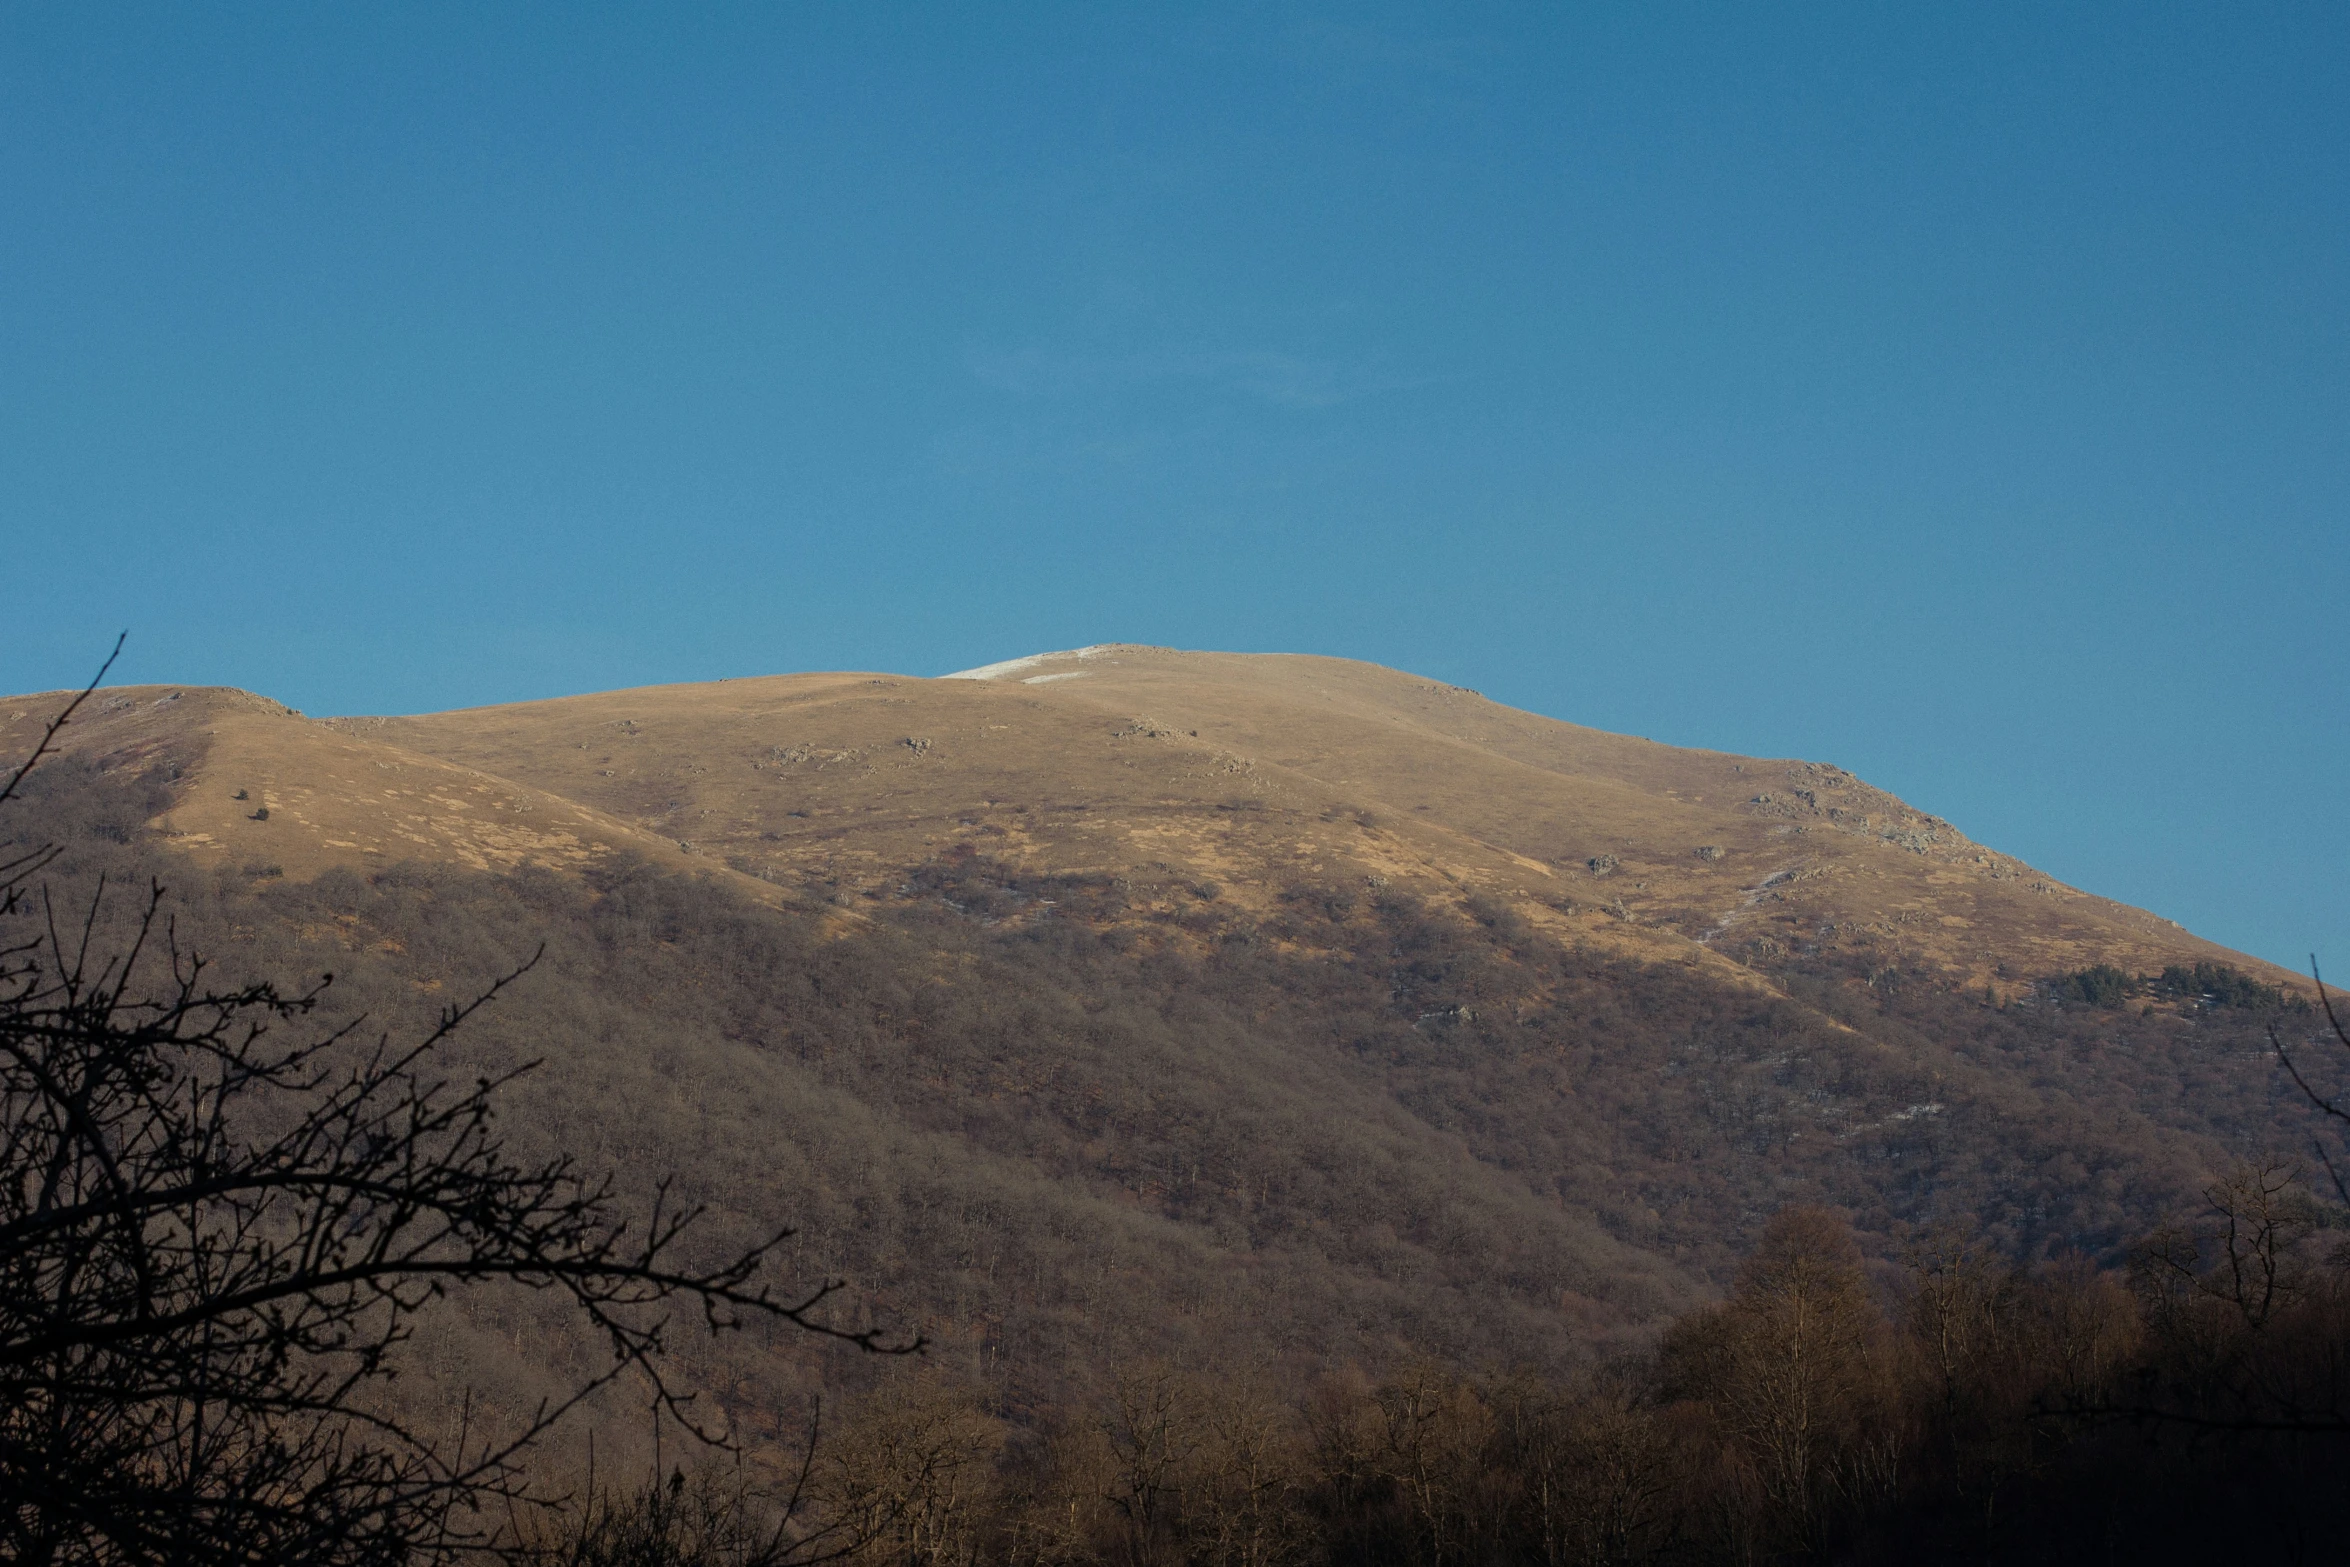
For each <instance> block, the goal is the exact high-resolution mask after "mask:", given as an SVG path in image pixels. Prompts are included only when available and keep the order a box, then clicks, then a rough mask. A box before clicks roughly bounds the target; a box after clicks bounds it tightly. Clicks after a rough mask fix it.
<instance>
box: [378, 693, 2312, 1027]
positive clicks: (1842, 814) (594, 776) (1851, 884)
mask: <svg viewBox="0 0 2350 1567" xmlns="http://www.w3.org/2000/svg"><path fill="white" fill-rule="evenodd" d="M974 674H975V675H976V676H977V678H950V679H946V680H917V679H909V678H903V677H895V676H875V675H839V674H832V675H799V676H782V677H775V678H769V679H750V680H732V681H724V682H719V683H715V684H708V685H696V686H668V687H658V688H648V689H644V690H636V691H622V692H611V693H605V694H602V695H597V696H587V697H575V698H567V699H563V700H559V701H551V702H535V703H528V704H520V705H516V706H511V707H499V708H486V709H477V710H472V711H466V712H458V713H445V714H436V715H431V716H427V717H420V718H407V719H390V720H383V721H381V722H380V727H377V728H374V729H371V730H370V731H369V733H370V734H371V735H373V736H376V737H379V738H381V739H384V740H388V741H390V742H392V743H394V744H396V745H398V746H400V747H402V748H404V749H406V750H409V751H412V752H417V753H422V754H425V755H430V756H434V757H439V758H442V759H445V760H447V761H450V762H454V763H458V764H461V765H463V766H465V767H468V768H472V769H477V770H479V771H480V772H482V773H484V774H490V775H495V776H498V777H502V778H507V779H511V780H514V781H516V782H519V783H524V784H528V785H530V786H533V787H535V788H537V789H539V790H542V791H545V792H546V793H548V794H550V795H559V796H562V797H564V798H566V799H569V800H575V801H578V802H581V803H583V804H585V805H587V806H590V807H592V808H593V809H594V810H595V811H597V812H600V813H603V814H604V815H607V816H609V817H611V818H614V819H618V820H622V821H626V822H630V823H632V824H635V825H637V826H640V827H642V828H644V829H646V830H648V831H650V832H654V833H657V834H659V835H660V836H662V837H663V838H664V839H666V840H668V841H671V842H682V843H685V844H688V845H691V848H692V851H693V852H694V853H696V854H698V855H701V856H704V857H706V858H708V859H711V860H715V861H718V862H721V863H730V864H732V865H734V866H736V867H738V868H739V869H741V870H743V871H745V872H747V873H750V874H755V875H759V876H763V877H766V878H768V879H770V880H771V881H774V882H776V883H778V884H781V885H784V886H799V887H806V888H808V889H810V890H812V891H814V892H817V893H819V894H822V895H825V896H830V897H833V898H835V899H845V900H848V901H850V902H851V903H852V904H853V903H854V901H855V900H856V899H857V898H858V897H859V896H860V895H862V894H866V893H872V892H879V891H884V890H887V889H891V888H894V887H895V886H896V885H897V883H898V881H899V880H900V879H901V878H902V876H903V874H904V872H905V871H906V869H907V868H908V867H909V866H913V865H916V864H919V863H922V862H923V861H925V860H926V859H930V858H934V857H936V856H939V855H941V854H946V853H953V852H957V846H958V845H964V846H968V848H969V849H970V850H971V851H975V852H978V853H983V854H985V855H987V856H989V857H991V858H994V859H998V860H1003V861H1007V862H1010V863H1012V864H1014V865H1018V866H1021V867H1025V868H1028V869H1032V870H1036V871H1046V872H1060V873H1097V874H1108V875H1112V876H1115V877H1117V878H1119V879H1120V880H1121V881H1122V882H1123V883H1125V885H1126V888H1127V890H1128V895H1129V896H1130V898H1132V899H1133V900H1134V901H1135V902H1136V904H1137V906H1138V907H1142V906H1145V905H1148V904H1150V903H1151V902H1152V900H1154V899H1159V898H1163V897H1170V896H1180V895H1181V894H1180V892H1179V891H1177V890H1176V889H1177V888H1178V886H1179V885H1180V884H1186V883H1197V882H1201V881H1208V882H1213V883H1214V884H1216V886H1217V887H1218V888H1219V890H1220V892H1221V893H1222V894H1223V896H1225V897H1227V898H1237V899H1240V900H1243V901H1247V902H1255V903H1266V902H1270V901H1271V900H1274V899H1276V898H1278V897H1279V896H1280V894H1281V893H1282V892H1283V891H1284V890H1285V889H1286V888H1289V887H1291V886H1294V885H1296V884H1299V883H1317V884H1327V883H1330V882H1332V881H1343V880H1347V879H1352V880H1355V881H1358V882H1362V881H1371V880H1373V879H1386V880H1389V881H1396V882H1402V883H1405V884H1408V885H1410V886H1411V887H1413V888H1414V890H1419V891H1427V890H1431V889H1441V890H1449V891H1450V892H1452V893H1453V894H1455V895H1463V896H1465V895H1470V894H1478V895H1483V896H1486V897H1490V898H1501V899H1506V900H1508V901H1509V902H1510V903H1512V904H1513V905H1515V906H1518V907H1519V908H1520V909H1521V911H1522V912H1524V913H1526V914H1528V915H1529V916H1530V917H1532V918H1534V919H1535V920H1536V921H1537V922H1538V923H1541V924H1544V925H1547V926H1549V927H1551V928H1554V929H1564V928H1566V927H1568V926H1571V927H1573V928H1574V929H1576V930H1577V931H1578V932H1580V933H1581V934H1583V935H1584V936H1585V937H1586V938H1587V939H1599V940H1603V941H1606V942H1608V943H1610V944H1620V945H1624V946H1626V947H1630V948H1636V949H1647V950H1651V951H1658V952H1662V951H1668V950H1669V951H1677V952H1679V953H1681V954H1682V955H1684V956H1687V957H1690V958H1692V959H1694V960H1696V961H1700V962H1703V963H1706V964H1707V965H1708V966H1713V965H1714V963H1715V961H1716V959H1717V958H1719V959H1721V960H1725V962H1730V961H1735V962H1740V963H1743V962H1748V961H1753V960H1755V959H1758V958H1766V959H1767V958H1770V957H1775V956H1777V955H1779V954H1781V953H1783V952H1785V951H1788V950H1797V951H1806V952H1809V951H1820V950H1851V951H1856V952H1881V953H1882V954H1884V956H1885V957H1886V958H1887V960H1888V961H1891V960H1894V959H1896V958H1898V959H1900V960H1903V961H1908V962H1919V961H1922V962H1925V963H1927V964H1929V965H1931V966H1933V967H1935V968H1937V969H1939V970H1941V971H1943V972H1945V973H1946V974H1947V975H1948V976H1949V977H1950V978H1952V979H1953V980H1957V981H1960V982H1964V983H1967V984H1970V985H1982V984H1991V985H2003V984H2006V983H2010V982H2014V983H2020V982H2022V981H2025V980H2027V979H2029V978H2032V977H2036V976H2039V975H2043V974H2048V973H2056V972H2064V971H2068V970H2071V969H2076V968H2080V967H2083V966H2086V965H2088V964H2091V963H2098V962H2105V963H2113V964H2115V965H2117V966H2120V967H2124V968H2129V969H2132V970H2136V971H2149V970H2152V969H2158V968H2160V967H2162V966H2163V965H2165V964H2168V963H2191V962H2194V961H2198V960H2212V959H2219V960H2225V961H2229V962H2233V963H2236V964H2237V965H2239V966H2245V967H2253V968H2257V969H2261V970H2263V971H2267V972H2268V973H2269V976H2270V977H2271V978H2282V977H2283V976H2281V975H2280V974H2278V973H2277V972H2275V971H2270V970H2268V969H2267V965H2264V964H2258V963H2256V962H2255V961H2254V960H2250V959H2246V958H2244V957H2242V956H2241V955H2238V954H2234V953H2229V952H2226V951H2225V950H2224V949H2221V948H2218V947H2216V946H2214V945H2213V944H2211V943H2208V942H2204V941H2201V940H2199V939H2197V938H2195V937H2192V936H2190V935H2188V934H2187V933H2186V932H2184V931H2182V930H2179V929H2178V928H2177V927H2175V926H2173V925H2170V924H2169V923H2168V922H2166V921H2163V920H2160V919H2158V918H2156V917H2154V916H2152V915H2150V914H2147V913H2145V912H2143V911H2141V910H2137V909H2132V908H2129V907H2127V906H2125V905H2122V904H2118V903H2114V902H2112V901H2110V900H2108V899H2103V898H2098V897H2094V896H2091V895H2089V894H2086V893H2083V892H2080V891H2077V890H2075V889H2073V888H2070V887H2066V886H2064V885H2062V884H2060V883H2058V882H2056V881H2055V880H2053V879H2052V878H2050V877H2047V876H2044V875H2042V874H2040V873H2039V872H2037V871H2035V870H2033V869H2032V868H2031V867H2029V866H2027V865H2024V864H2023V863H2021V862H2019V861H2017V860H2014V859H2012V858H2009V857H2008V856H2005V855H2002V854H1999V853H1997V852H1995V851H1993V850H1990V849H1987V848H1984V847H1983V846H1981V845H1978V844H1976V843H1973V842H1972V841H1970V840H1968V839H1967V838H1966V837H1965V836H1964V835H1963V834H1961V833H1960V832H1959V831H1958V830H1957V829H1956V828H1954V827H1952V826H1951V825H1950V824H1949V823H1947V822H1943V821H1939V820H1937V819H1934V818H1932V817H1928V816H1925V815H1923V814H1921V813H1919V812H1916V811H1913V810H1911V809H1910V808H1908V807H1907V806H1905V805H1904V804H1903V803H1902V802H1900V801H1899V800H1897V799H1895V798H1893V797H1892V796H1891V795H1888V794H1885V793H1883V792H1882V791H1880V790H1876V789H1873V788H1871V787H1869V786H1868V785H1866V784H1864V783H1862V782H1861V781H1860V780H1858V779H1857V778H1854V777H1853V776H1852V775H1850V774H1849V773H1845V772H1843V771H1840V770H1839V769H1836V768H1834V767H1829V766H1823V765H1819V764H1815V763H1808V762H1799V761H1784V760H1763V759H1756V758H1751V757H1738V756H1730V755H1726V754H1723V753H1719V752H1710V751H1698V750H1686V749H1681V748H1677V747H1671V746H1664V745H1658V744H1655V743H1653V742H1650V741H1646V740H1641V739H1637V738H1634V737H1630V736H1624V735H1614V734H1607V733H1603V732H1601V731H1597V730H1591V729H1584V728H1580V727H1578V726H1575V725H1572V724H1566V723H1561V722H1558V721H1556V720H1553V719H1547V718H1541V717H1538V716H1536V715H1533V714H1530V713H1524V712H1519V711H1516V710H1514V709H1510V708H1506V707H1502V706H1500V705H1498V704H1496V703H1492V702H1488V701H1486V700H1484V699H1483V698H1482V697H1480V696H1478V695H1477V694H1475V693H1474V692H1469V691H1464V690H1460V689H1458V688H1455V687H1450V686H1444V685H1439V684H1436V683H1433V682H1430V681H1427V680H1423V679H1418V678H1416V677H1413V676H1410V675H1405V674H1401V673H1398V672H1396V671H1393V670H1388V669H1382V668H1378V667H1376V666H1372V665H1367V664H1359V663H1353V662H1349V661H1346V660H1340V659H1326V658H1310V657H1298V656H1289V655H1261V654H1220V653H1185V652H1176V651H1172V650H1168V649H1160V648H1143V647H1131V646H1110V647H1103V648H1092V649H1085V650H1081V651H1076V652H1068V653H1055V654H1045V655H1039V656H1037V657H1035V658H1033V659H1024V660H1016V661H1014V662H1013V663H1012V664H1011V665H1008V666H997V667H996V668H994V669H992V670H984V671H976V672H974ZM371 722H373V721H371Z"/></svg>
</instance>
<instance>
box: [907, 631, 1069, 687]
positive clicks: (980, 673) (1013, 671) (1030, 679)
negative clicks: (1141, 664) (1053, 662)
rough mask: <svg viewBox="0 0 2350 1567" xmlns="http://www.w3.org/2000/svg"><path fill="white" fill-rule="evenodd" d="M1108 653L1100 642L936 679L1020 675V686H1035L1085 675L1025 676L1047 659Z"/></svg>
mask: <svg viewBox="0 0 2350 1567" xmlns="http://www.w3.org/2000/svg"><path fill="white" fill-rule="evenodd" d="M1108 651H1110V644H1109V643H1106V642H1102V643H1096V644H1095V645H1094V646H1092V647H1079V648H1069V649H1067V650H1065V651H1062V652H1058V653H1031V654H1029V655H1028V656H1027V657H1025V658H1007V659H1005V660H1003V661H1002V662H1001V663H996V664H981V665H980V666H979V667H978V668H976V669H958V670H956V671H955V672H954V673H953V674H951V675H941V676H939V677H938V678H939V679H941V680H1008V679H1010V678H1012V677H1013V676H1015V675H1021V676H1023V678H1022V680H1021V684H1023V685H1037V684H1040V683H1042V682H1043V681H1046V680H1066V679H1068V678H1069V677H1070V676H1071V675H1082V674H1084V673H1085V671H1084V670H1082V669H1072V670H1068V671H1066V672H1065V673H1062V674H1058V675H1026V674H1025V671H1027V670H1031V669H1034V668H1035V667H1036V666H1037V665H1039V664H1041V663H1043V662H1045V661H1046V660H1047V659H1055V658H1099V657H1100V656H1101V655H1102V654H1104V653H1107V652H1108Z"/></svg>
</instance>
